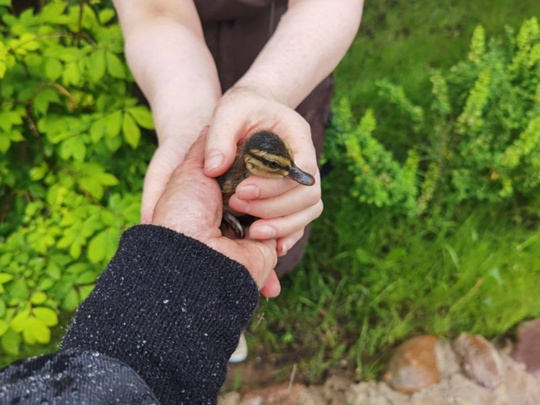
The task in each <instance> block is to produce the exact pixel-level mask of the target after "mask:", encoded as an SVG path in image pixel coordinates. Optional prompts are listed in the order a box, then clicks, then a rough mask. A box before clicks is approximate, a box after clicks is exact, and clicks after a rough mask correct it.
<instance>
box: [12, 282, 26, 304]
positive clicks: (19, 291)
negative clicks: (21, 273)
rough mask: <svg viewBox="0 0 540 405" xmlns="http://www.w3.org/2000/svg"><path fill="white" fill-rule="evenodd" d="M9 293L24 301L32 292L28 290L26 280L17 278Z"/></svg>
mask: <svg viewBox="0 0 540 405" xmlns="http://www.w3.org/2000/svg"><path fill="white" fill-rule="evenodd" d="M9 295H11V296H12V297H13V298H18V299H20V300H22V301H25V300H27V299H28V296H29V295H30V292H29V291H28V286H27V285H26V280H22V279H19V280H15V281H14V282H13V284H12V285H11V287H10V289H9Z"/></svg>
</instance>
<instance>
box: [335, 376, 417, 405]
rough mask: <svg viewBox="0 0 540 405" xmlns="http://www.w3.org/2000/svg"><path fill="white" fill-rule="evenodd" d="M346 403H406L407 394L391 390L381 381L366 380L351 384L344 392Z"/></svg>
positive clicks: (397, 404)
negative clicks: (345, 392)
mask: <svg viewBox="0 0 540 405" xmlns="http://www.w3.org/2000/svg"><path fill="white" fill-rule="evenodd" d="M345 397H346V401H345V402H343V404H347V405H406V404H408V403H409V402H408V398H409V397H408V396H407V395H405V394H401V393H399V392H397V391H394V390H392V389H391V388H390V387H389V386H388V385H387V384H385V383H383V382H376V381H367V382H361V383H359V384H354V385H353V386H351V388H350V389H349V391H348V392H347V394H346V396H345Z"/></svg>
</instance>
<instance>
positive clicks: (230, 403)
mask: <svg viewBox="0 0 540 405" xmlns="http://www.w3.org/2000/svg"><path fill="white" fill-rule="evenodd" d="M218 405H240V393H238V392H236V391H232V392H227V393H226V394H223V395H221V396H220V397H219V398H218Z"/></svg>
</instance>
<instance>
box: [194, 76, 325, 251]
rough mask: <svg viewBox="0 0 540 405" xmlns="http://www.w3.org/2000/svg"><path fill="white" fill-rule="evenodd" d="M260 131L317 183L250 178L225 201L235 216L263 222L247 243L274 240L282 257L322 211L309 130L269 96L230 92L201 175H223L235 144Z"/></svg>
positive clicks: (217, 118)
mask: <svg viewBox="0 0 540 405" xmlns="http://www.w3.org/2000/svg"><path fill="white" fill-rule="evenodd" d="M258 130H269V131H273V132H275V133H276V134H278V135H279V136H280V137H281V138H282V139H283V140H285V142H287V143H288V144H289V146H290V147H291V149H292V150H293V153H294V160H295V163H296V165H297V166H298V167H299V168H301V169H302V170H304V171H306V172H308V173H310V174H312V175H313V176H314V177H315V179H316V183H315V185H313V186H309V187H307V186H303V185H300V184H298V183H296V182H294V181H293V180H290V179H279V180H276V179H264V178H260V177H250V178H248V179H246V180H244V181H243V182H242V183H240V184H239V185H238V187H237V189H236V193H235V195H234V196H232V197H231V199H230V201H229V205H230V206H231V208H233V209H234V210H236V211H238V212H243V213H246V214H249V215H253V216H255V217H258V218H261V219H259V220H257V221H256V222H254V223H253V224H252V225H251V227H250V230H249V232H250V237H251V238H254V239H258V240H266V239H274V238H276V239H277V251H278V253H279V255H284V254H285V253H287V251H288V250H289V249H291V248H292V246H293V245H294V244H295V243H296V242H297V241H298V240H299V239H300V238H301V237H302V235H303V233H304V228H305V227H306V226H307V225H308V224H309V223H310V222H311V221H313V220H314V219H316V218H317V217H318V216H319V215H320V214H321V212H322V209H323V203H322V200H321V188H320V176H319V170H318V167H317V160H316V157H315V148H314V146H313V142H312V140H311V130H310V127H309V124H308V123H307V122H306V121H305V120H304V119H303V118H302V117H301V116H300V115H299V114H298V113H297V112H296V111H294V110H293V109H291V108H289V107H287V106H285V105H283V104H281V103H279V102H278V101H276V100H274V99H273V98H272V97H270V96H267V95H262V94H259V93H258V92H257V91H255V90H254V89H251V88H247V87H233V88H232V89H231V90H229V91H228V92H227V93H226V94H225V95H224V96H223V97H222V99H221V100H220V101H219V103H218V105H217V108H216V111H215V112H214V116H213V118H212V122H211V125H210V128H209V130H208V139H207V143H206V160H205V165H204V172H205V174H207V175H208V176H211V177H217V176H219V175H221V174H223V173H224V172H225V171H226V170H227V169H228V168H229V167H230V166H231V164H232V162H233V160H234V158H235V155H236V149H237V145H238V143H240V141H241V140H243V138H246V137H249V136H250V135H252V134H253V133H255V132H256V131H258Z"/></svg>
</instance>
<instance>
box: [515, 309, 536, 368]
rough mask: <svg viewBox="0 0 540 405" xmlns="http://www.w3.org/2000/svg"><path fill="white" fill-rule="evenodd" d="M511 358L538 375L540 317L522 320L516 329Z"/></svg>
mask: <svg viewBox="0 0 540 405" xmlns="http://www.w3.org/2000/svg"><path fill="white" fill-rule="evenodd" d="M512 358H513V359H514V360H516V361H518V362H520V363H523V364H525V367H526V369H527V371H528V372H529V373H532V374H534V375H537V376H539V377H540V319H536V320H534V321H529V322H524V323H523V324H521V325H520V327H519V328H518V330H517V341H516V344H515V346H514V350H513V352H512Z"/></svg>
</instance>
